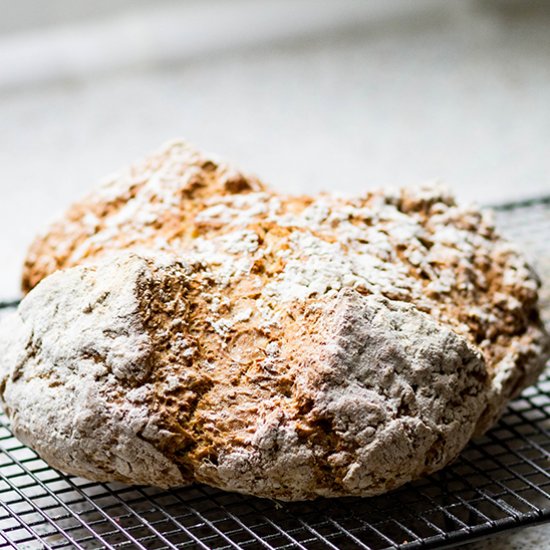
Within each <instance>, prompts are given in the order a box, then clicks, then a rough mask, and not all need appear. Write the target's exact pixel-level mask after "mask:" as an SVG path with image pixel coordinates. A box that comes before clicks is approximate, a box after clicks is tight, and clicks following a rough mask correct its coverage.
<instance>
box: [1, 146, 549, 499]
mask: <svg viewBox="0 0 550 550" xmlns="http://www.w3.org/2000/svg"><path fill="white" fill-rule="evenodd" d="M23 285H24V288H25V290H26V291H30V292H29V293H28V295H27V296H26V297H25V299H24V300H23V302H22V303H21V305H20V306H19V309H18V311H17V312H15V313H14V314H13V315H11V316H10V317H8V318H6V319H4V320H3V322H2V324H1V325H0V382H1V386H0V395H1V400H2V404H3V407H4V409H5V411H6V413H7V415H8V416H9V418H10V420H11V423H12V427H13V430H14V433H15V434H16V435H17V437H18V438H20V439H21V440H22V441H23V442H25V443H26V444H28V445H29V446H31V447H33V448H34V449H36V450H37V452H38V453H39V454H40V455H41V456H42V457H43V458H44V460H46V461H47V462H48V463H49V464H51V465H52V466H55V467H57V468H59V469H61V470H63V471H66V472H69V473H73V474H77V475H80V476H83V477H86V478H90V479H94V480H119V481H123V482H126V483H136V484H152V485H156V486H159V487H172V486H177V485H182V484H186V483H193V482H203V483H207V484H210V485H213V486H216V487H220V488H223V489H227V490H232V491H239V492H243V493H249V494H253V495H257V496H264V497H272V498H278V499H283V500H302V499H311V498H315V497H318V496H346V495H363V496H367V495H375V494H380V493H383V492H385V491H388V490H391V489H393V488H396V487H398V486H400V485H402V484H403V483H406V482H408V481H410V480H412V479H416V478H418V477H421V476H423V475H426V474H428V473H431V472H434V471H436V470H438V469H440V468H442V467H444V466H445V465H446V464H448V463H449V462H450V461H452V460H453V459H454V458H455V457H456V456H457V455H458V454H459V453H460V451H461V450H462V449H463V448H464V446H465V445H466V444H467V442H468V441H469V440H470V438H471V437H472V436H474V435H476V434H481V433H483V432H484V431H485V430H486V429H488V428H489V427H490V426H491V425H493V424H494V422H495V421H496V419H497V418H498V417H499V415H500V414H501V413H502V411H503V409H504V407H505V406H506V403H507V402H508V401H509V400H510V399H511V398H512V397H514V396H515V395H517V394H518V393H519V392H520V391H521V390H522V389H523V388H525V387H526V386H527V385H529V384H531V383H533V382H534V381H535V380H536V378H537V376H538V375H539V373H540V372H541V370H542V368H543V366H544V363H545V361H546V358H547V356H548V350H549V340H548V336H547V334H546V332H545V330H544V327H543V325H542V323H541V321H540V319H539V315H538V311H537V289H538V281H537V278H536V276H535V275H534V274H533V272H532V271H531V269H530V268H529V266H528V265H527V264H526V262H525V260H524V259H523V257H522V256H521V254H520V253H519V252H518V251H516V250H515V249H514V247H513V246H511V245H510V244H508V243H507V242H505V241H504V240H503V239H502V238H501V237H500V236H499V235H498V233H497V232H496V231H495V228H494V225H493V222H492V221H491V214H490V213H489V212H487V211H480V210H478V209H476V208H472V207H462V206H459V205H457V204H456V203H455V201H454V200H453V198H452V197H451V196H450V195H449V193H448V192H447V191H445V189H443V188H440V187H437V186H431V187H417V188H412V189H401V190H398V191H377V192H370V193H365V194H364V195H362V196H360V197H355V198H346V197H341V196H337V195H332V194H321V195H319V196H316V197H304V196H283V195H280V194H277V193H275V192H273V191H271V190H269V189H267V188H266V187H265V186H264V185H263V184H261V183H260V182H259V181H258V180H257V179H255V178H252V177H248V176H246V175H244V174H242V173H241V172H239V171H237V170H235V169H233V168H231V167H230V166H228V165H226V164H224V163H221V162H219V161H218V160H216V159H215V158H213V157H211V156H209V155H205V154H202V153H199V152H197V151H196V150H194V149H193V148H191V147H190V146H189V145H187V144H185V143H182V142H173V143H170V144H168V145H167V146H165V147H164V148H163V149H162V150H160V151H159V152H157V153H156V154H154V155H152V156H151V157H150V158H148V159H146V160H145V161H144V162H142V163H141V164H137V165H135V166H133V167H131V168H130V169H128V170H125V171H123V172H121V173H120V174H117V175H115V176H113V177H112V178H110V179H109V180H107V181H106V182H104V183H103V184H102V185H101V186H100V187H99V188H98V189H97V190H96V191H94V192H93V193H92V194H91V195H90V196H89V197H88V198H86V199H85V200H83V201H82V202H80V203H78V204H76V205H75V206H73V207H72V208H71V209H70V210H69V211H68V212H67V213H66V215H65V216H64V217H63V218H62V219H61V220H60V221H58V222H57V223H55V224H54V225H53V226H52V227H51V228H50V229H49V230H48V231H47V232H46V233H45V234H44V235H42V236H40V237H39V238H38V239H37V240H36V242H35V243H34V244H33V246H32V247H31V250H30V252H29V255H28V257H27V261H26V263H25V271H24V279H23ZM34 287H36V288H34ZM31 289H32V290H31Z"/></svg>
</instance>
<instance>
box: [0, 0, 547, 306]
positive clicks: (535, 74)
mask: <svg viewBox="0 0 550 550" xmlns="http://www.w3.org/2000/svg"><path fill="white" fill-rule="evenodd" d="M0 9H1V13H2V18H1V19H0V124H1V129H2V131H1V132H0V166H1V170H2V171H1V173H2V177H1V179H0V186H1V187H0V191H1V193H0V262H1V265H2V269H1V270H0V299H7V298H11V297H15V296H17V295H18V292H19V290H18V285H19V280H18V279H19V270H20V264H21V261H22V258H23V256H24V253H25V248H26V246H27V245H28V243H29V242H30V241H31V239H32V237H33V235H34V234H35V233H36V231H38V230H39V229H41V228H43V227H44V226H45V225H46V224H47V223H48V221H49V220H50V219H51V218H52V217H54V216H55V215H58V214H59V213H60V212H61V211H62V210H63V209H64V208H65V207H66V206H67V205H68V203H70V202H71V201H73V200H75V199H77V198H78V197H80V196H82V195H83V194H84V193H85V192H87V191H88V190H89V189H90V188H91V186H92V185H93V184H94V182H95V181H96V180H97V179H99V178H101V177H102V176H104V175H106V174H108V173H109V172H110V171H112V170H114V169H117V168H119V167H121V166H124V165H125V164H127V163H128V162H130V161H132V160H134V159H136V158H139V157H140V156H142V155H143V154H144V153H147V152H148V151H150V150H152V149H155V148H156V147H157V146H158V145H159V144H161V143H162V142H163V141H165V140H167V139H169V138H172V137H175V136H183V137H186V138H187V139H188V140H190V141H192V142H194V143H195V144H196V145H198V146H199V147H201V148H204V149H207V150H210V151H214V152H216V153H219V154H220V155H222V156H224V157H226V158H227V159H229V160H231V161H233V162H234V163H236V164H238V165H239V166H241V167H243V168H244V169H246V170H249V171H252V172H256V173H257V174H258V175H260V176H261V177H262V178H263V179H264V180H265V181H267V182H269V183H271V184H272V185H273V186H274V187H276V188H278V189H280V190H283V191H287V192H314V191H317V190H320V189H325V190H326V189H338V190H340V191H349V192H360V191H363V190H365V189H368V188H371V187H375V186H384V185H388V184H392V185H404V184H411V183H418V182H421V181H425V180H431V179H439V180H443V181H445V182H447V183H448V184H449V185H450V186H451V187H453V188H454V189H455V191H456V193H457V194H458V195H459V196H460V197H461V198H462V199H464V200H475V201H478V202H483V203H494V202H500V201H505V200H511V199H516V198H523V197H527V196H534V195H540V194H544V193H550V32H549V29H550V2H547V1H545V0H542V1H534V0H533V1H524V0H462V1H458V0H456V1H446V2H445V1H442V0H415V1H414V2H412V1H410V0H383V1H382V0H380V1H366V0H202V1H199V0H186V1H179V2H176V1H170V0H155V1H146V0H138V1H136V0H132V1H130V0H94V2H74V1H71V0H48V2H42V1H40V0H18V2H13V1H12V0H0Z"/></svg>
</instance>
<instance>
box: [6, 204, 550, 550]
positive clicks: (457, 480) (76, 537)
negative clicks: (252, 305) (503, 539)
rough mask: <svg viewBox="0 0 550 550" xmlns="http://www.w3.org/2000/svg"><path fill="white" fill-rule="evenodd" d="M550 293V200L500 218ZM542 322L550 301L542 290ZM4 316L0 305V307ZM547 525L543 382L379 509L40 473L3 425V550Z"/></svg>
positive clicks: (507, 209)
mask: <svg viewBox="0 0 550 550" xmlns="http://www.w3.org/2000/svg"><path fill="white" fill-rule="evenodd" d="M497 216H498V221H499V224H500V225H501V227H502V230H503V231H504V232H505V233H506V234H507V235H508V236H510V237H513V238H515V239H516V240H517V241H519V242H521V243H522V245H523V246H524V248H525V250H526V252H527V254H528V255H529V256H531V258H532V260H533V262H534V263H535V264H536V265H537V267H538V270H539V272H540V273H541V275H542V276H543V280H544V279H545V278H546V280H548V282H550V241H548V235H550V198H549V199H544V200H539V201H532V202H529V203H523V204H516V205H505V206H503V207H500V208H499V211H498V214H497ZM542 295H543V302H545V305H546V310H545V314H546V315H547V316H548V315H549V314H550V292H549V291H548V288H546V289H543V293H542ZM0 307H1V305H0ZM544 521H550V371H548V370H547V373H546V374H545V375H544V376H543V377H542V379H541V380H540V381H539V383H538V385H537V386H535V387H532V388H529V389H528V390H526V391H525V392H524V393H523V395H522V396H521V398H519V399H517V400H515V401H514V402H513V403H512V404H511V405H510V407H509V408H508V410H507V412H506V414H505V415H504V416H503V418H502V419H501V420H500V421H499V423H498V425H497V426H496V427H495V428H494V429H492V430H491V431H490V432H489V433H488V434H487V435H486V436H484V437H483V438H481V439H478V440H476V441H475V442H473V443H471V444H470V445H469V446H468V447H467V449H466V450H465V451H464V452H463V453H462V454H461V456H460V457H459V458H458V459H457V460H456V461H455V462H454V463H453V464H452V465H450V466H448V467H447V468H446V469H444V470H443V471H441V472H439V473H437V474H434V475H432V476H430V477H428V478H426V479H423V480H420V481H418V482H415V483H412V484H409V485H407V486H405V487H403V488H401V489H399V490H397V491H394V492H392V493H389V494H387V495H382V496H380V497H375V498H365V499H359V498H346V499H334V500H326V499H325V500H323V499H321V500H317V501H314V502H306V503H291V504H287V503H278V502H274V501H271V500H266V499H258V498H252V497H247V496H243V495H238V494H233V493H226V492H223V491H220V490H217V489H212V488H209V487H206V486H201V485H194V486H191V487H185V488H181V489H178V490H172V491H161V490H159V489H154V488H150V487H128V486H124V485H121V484H115V483H93V482H89V481H86V480H83V479H80V478H75V477H72V476H66V475H64V474H62V473H60V472H58V471H56V470H53V469H52V468H50V467H48V466H47V465H46V464H45V463H44V462H43V461H42V460H40V458H38V456H37V455H36V453H34V452H33V451H31V450H30V449H28V448H27V447H25V446H23V445H22V444H21V443H19V442H18V441H17V440H16V439H15V438H14V437H13V435H12V434H11V432H10V431H9V427H8V424H7V422H6V418H5V417H4V416H0V548H6V547H16V548H21V549H27V548H28V549H33V548H86V549H88V548H90V549H92V548H93V549H95V548H145V549H157V548H205V549H210V548H216V549H222V548H223V549H226V548H227V549H229V548H273V549H283V548H285V549H289V548H302V549H306V548H307V549H310V548H311V549H317V548H319V549H321V548H333V549H334V548H346V549H348V548H350V549H351V548H362V549H365V548H368V549H384V548H396V547H397V548H407V549H413V548H443V547H445V546H451V545H455V544H459V543H461V542H466V541H470V540H473V539H476V538H481V537H484V536H488V535H490V534H494V533H497V532H500V531H503V530H506V529H511V528H517V527H522V526H527V525H532V524H536V523H542V522H544Z"/></svg>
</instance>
